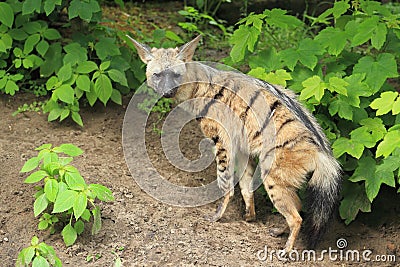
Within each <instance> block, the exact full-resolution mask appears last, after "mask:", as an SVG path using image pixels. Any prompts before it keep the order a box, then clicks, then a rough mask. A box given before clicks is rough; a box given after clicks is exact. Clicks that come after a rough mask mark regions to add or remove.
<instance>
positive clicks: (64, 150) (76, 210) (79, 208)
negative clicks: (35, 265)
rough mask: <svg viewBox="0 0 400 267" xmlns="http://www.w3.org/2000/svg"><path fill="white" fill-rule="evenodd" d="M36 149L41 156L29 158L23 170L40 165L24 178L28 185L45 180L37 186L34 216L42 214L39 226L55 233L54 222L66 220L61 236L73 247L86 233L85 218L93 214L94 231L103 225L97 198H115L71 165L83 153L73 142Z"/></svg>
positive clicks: (88, 218) (111, 199) (107, 199)
mask: <svg viewBox="0 0 400 267" xmlns="http://www.w3.org/2000/svg"><path fill="white" fill-rule="evenodd" d="M36 150H38V151H39V152H38V155H37V156H36V157H33V158H31V159H29V160H28V161H27V162H26V163H25V164H24V166H23V167H22V169H21V172H23V173H25V172H30V171H32V170H34V169H36V168H38V167H39V170H38V171H35V172H33V173H31V174H30V175H29V176H28V177H27V178H26V179H25V183H28V184H33V183H38V182H40V181H43V183H42V185H41V186H36V187H35V188H36V189H37V192H36V194H35V199H36V200H35V202H34V205H33V212H34V215H35V217H37V216H38V215H40V214H42V216H41V217H40V219H39V224H38V229H39V230H45V229H50V232H51V233H54V232H55V229H54V225H55V223H57V222H63V223H66V224H65V226H64V228H63V230H62V232H61V235H62V237H63V239H64V242H65V244H66V245H67V246H70V245H72V244H73V243H75V240H76V238H77V236H78V235H80V234H81V233H82V232H83V230H84V226H85V225H84V221H86V222H88V221H90V218H91V217H93V226H92V234H96V233H98V232H99V231H100V228H101V214H100V207H99V206H98V205H96V204H95V199H96V198H97V199H99V200H102V201H113V200H114V197H113V195H112V192H111V191H110V190H109V189H108V188H107V187H105V186H103V185H100V184H89V185H87V184H86V182H85V180H84V179H83V178H82V176H81V175H80V173H79V171H78V170H77V169H76V168H75V167H74V166H72V165H70V163H71V161H72V160H73V157H75V156H79V155H81V154H82V153H83V151H82V150H81V149H80V148H78V147H76V146H74V145H72V144H62V145H60V146H59V147H52V145H51V144H44V145H42V146H40V147H38V148H36ZM59 154H65V155H67V157H61V156H59ZM45 211H48V212H45Z"/></svg>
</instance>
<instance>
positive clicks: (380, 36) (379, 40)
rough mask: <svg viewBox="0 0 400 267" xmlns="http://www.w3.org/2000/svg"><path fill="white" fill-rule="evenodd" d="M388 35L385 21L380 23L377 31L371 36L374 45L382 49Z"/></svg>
mask: <svg viewBox="0 0 400 267" xmlns="http://www.w3.org/2000/svg"><path fill="white" fill-rule="evenodd" d="M386 35H387V28H386V25H385V23H378V25H377V26H376V29H375V32H374V33H373V34H372V37H371V44H372V46H373V47H375V48H376V49H378V50H379V49H381V48H382V46H383V44H384V43H385V41H386Z"/></svg>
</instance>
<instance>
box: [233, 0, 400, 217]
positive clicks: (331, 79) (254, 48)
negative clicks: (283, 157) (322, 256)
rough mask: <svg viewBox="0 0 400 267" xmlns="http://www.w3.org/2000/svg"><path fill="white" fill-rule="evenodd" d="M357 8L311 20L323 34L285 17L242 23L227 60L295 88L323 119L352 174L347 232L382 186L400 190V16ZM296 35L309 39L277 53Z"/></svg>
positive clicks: (275, 14)
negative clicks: (286, 36) (291, 33)
mask: <svg viewBox="0 0 400 267" xmlns="http://www.w3.org/2000/svg"><path fill="white" fill-rule="evenodd" d="M351 4H352V6H350V4H349V1H337V2H335V3H334V5H333V7H332V8H330V9H328V10H326V11H325V12H324V13H322V14H321V15H320V16H318V17H316V18H311V19H312V26H313V28H315V27H320V29H321V30H320V31H318V32H317V33H316V34H314V31H312V30H311V28H310V26H307V25H306V24H305V23H304V22H302V21H300V20H299V19H297V18H295V17H293V16H290V15H287V14H286V11H284V10H281V9H272V10H265V11H264V12H263V13H262V14H254V13H253V14H250V15H249V16H248V17H246V18H244V19H242V20H241V21H239V23H238V24H239V26H238V29H237V30H235V32H234V33H233V35H232V37H231V39H230V42H231V44H232V45H233V47H232V50H231V52H230V59H229V60H227V62H228V63H229V64H232V65H236V66H243V65H245V62H246V63H248V67H250V72H249V74H250V75H253V76H255V77H257V78H260V79H264V80H266V81H268V82H271V83H275V84H281V85H284V86H288V87H290V88H291V89H293V90H294V91H295V92H297V93H299V94H300V96H299V98H300V100H301V101H303V102H304V103H305V104H306V105H307V107H308V108H310V109H311V110H312V111H314V112H315V116H316V117H317V119H318V120H319V122H320V124H321V125H322V126H323V128H324V129H325V133H326V135H327V136H328V138H329V139H330V140H331V141H332V143H333V153H334V155H335V156H336V157H337V158H339V160H340V161H341V162H342V164H343V168H344V170H345V171H346V175H345V181H344V188H343V192H342V194H343V200H342V202H341V205H340V215H341V217H342V218H343V219H344V220H345V222H346V223H347V224H348V223H350V222H351V221H353V220H354V219H355V218H356V216H357V214H358V212H359V211H362V212H369V211H371V203H372V201H373V200H374V199H375V198H376V197H377V195H378V193H379V190H380V188H381V185H382V184H386V185H388V186H390V187H396V188H399V183H400V180H399V167H400V127H399V123H400V96H399V92H400V84H399V82H398V80H394V79H392V78H396V77H398V76H399V75H398V62H399V57H400V40H399V39H400V14H399V13H395V12H392V11H391V10H394V9H393V8H387V7H386V6H385V5H382V4H381V3H379V2H376V1H363V0H359V1H352V3H351ZM279 29H281V30H279ZM313 30H315V29H313ZM288 31H297V32H299V35H296V36H299V37H301V38H299V39H298V41H296V42H293V41H291V42H290V41H287V43H285V44H281V45H276V42H275V41H276V40H282V38H280V37H281V36H279V35H280V34H282V32H283V33H287V32H288ZM271 40H272V43H273V44H274V46H271V45H270V44H271ZM274 40H275V41H274ZM267 41H269V44H267V43H266V42H267ZM279 42H281V41H279ZM276 47H277V48H278V49H279V50H277V48H276ZM399 191H400V189H399Z"/></svg>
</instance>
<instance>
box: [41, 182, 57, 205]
mask: <svg viewBox="0 0 400 267" xmlns="http://www.w3.org/2000/svg"><path fill="white" fill-rule="evenodd" d="M44 193H45V194H46V197H47V199H48V200H50V201H51V202H54V201H55V200H56V196H57V193H58V181H57V180H56V179H48V180H47V182H46V183H45V185H44Z"/></svg>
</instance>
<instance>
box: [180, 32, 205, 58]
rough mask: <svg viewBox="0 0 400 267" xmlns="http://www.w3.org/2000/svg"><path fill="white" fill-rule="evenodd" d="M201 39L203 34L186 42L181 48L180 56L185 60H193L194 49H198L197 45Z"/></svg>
mask: <svg viewBox="0 0 400 267" xmlns="http://www.w3.org/2000/svg"><path fill="white" fill-rule="evenodd" d="M200 39H201V35H199V36H197V37H196V38H194V39H193V40H192V41H190V42H189V43H186V44H184V45H183V46H181V47H180V48H179V54H178V58H179V59H180V60H183V61H191V60H192V57H193V54H194V51H195V50H196V46H197V44H198V43H199V41H200Z"/></svg>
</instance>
